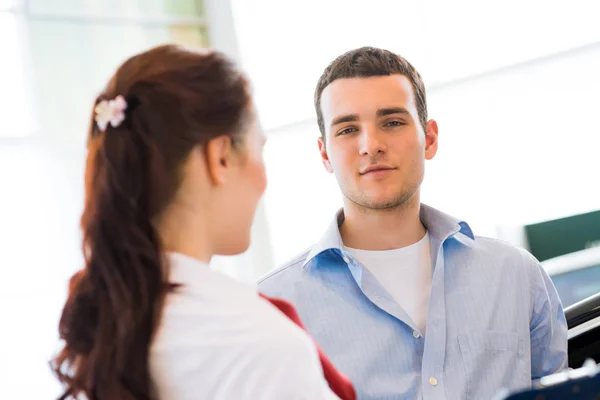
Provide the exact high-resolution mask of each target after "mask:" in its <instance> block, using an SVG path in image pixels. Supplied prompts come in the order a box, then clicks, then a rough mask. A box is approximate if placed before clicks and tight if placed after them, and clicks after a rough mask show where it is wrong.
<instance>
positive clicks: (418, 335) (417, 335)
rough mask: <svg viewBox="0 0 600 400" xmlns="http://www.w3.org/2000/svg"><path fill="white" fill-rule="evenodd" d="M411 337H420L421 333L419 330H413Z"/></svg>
mask: <svg viewBox="0 0 600 400" xmlns="http://www.w3.org/2000/svg"><path fill="white" fill-rule="evenodd" d="M413 337H414V338H415V339H418V338H420V337H421V334H420V333H419V332H417V331H413Z"/></svg>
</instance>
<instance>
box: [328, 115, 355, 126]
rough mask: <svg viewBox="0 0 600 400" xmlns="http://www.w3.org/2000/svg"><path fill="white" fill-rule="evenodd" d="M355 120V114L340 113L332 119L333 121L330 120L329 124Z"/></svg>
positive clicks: (334, 124) (333, 124)
mask: <svg viewBox="0 0 600 400" xmlns="http://www.w3.org/2000/svg"><path fill="white" fill-rule="evenodd" d="M356 121H358V115H356V114H347V115H340V116H339V117H335V118H334V119H333V121H331V126H336V125H339V124H343V123H344V122H356Z"/></svg>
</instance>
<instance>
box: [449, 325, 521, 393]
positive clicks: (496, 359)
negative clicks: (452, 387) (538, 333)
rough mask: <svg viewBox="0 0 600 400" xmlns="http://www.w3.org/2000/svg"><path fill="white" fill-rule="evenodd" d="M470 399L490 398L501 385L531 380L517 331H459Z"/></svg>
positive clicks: (509, 386) (517, 385)
mask: <svg viewBox="0 0 600 400" xmlns="http://www.w3.org/2000/svg"><path fill="white" fill-rule="evenodd" d="M458 346H459V348H460V353H461V357H462V363H463V368H464V373H465V383H466V392H467V394H468V395H467V398H468V399H477V400H481V399H490V398H492V397H493V396H495V395H496V394H497V393H498V391H499V390H500V389H502V388H506V389H511V390H515V389H521V388H523V387H525V386H527V385H530V384H531V378H530V377H529V375H530V373H528V368H527V366H528V362H527V360H525V354H524V353H525V351H524V345H523V343H522V341H521V338H520V337H519V335H518V334H517V333H514V332H503V331H471V332H468V333H463V334H459V335H458Z"/></svg>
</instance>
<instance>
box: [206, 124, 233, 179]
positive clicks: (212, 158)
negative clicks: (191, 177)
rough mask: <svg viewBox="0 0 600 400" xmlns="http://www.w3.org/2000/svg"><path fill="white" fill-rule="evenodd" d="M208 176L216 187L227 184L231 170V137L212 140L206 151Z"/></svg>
mask: <svg viewBox="0 0 600 400" xmlns="http://www.w3.org/2000/svg"><path fill="white" fill-rule="evenodd" d="M205 156H206V167H207V171H208V176H209V177H210V179H211V181H212V182H213V183H214V184H216V185H222V184H224V183H225V182H227V178H228V176H229V172H230V170H231V164H232V157H233V146H232V143H231V138H230V137H229V136H219V137H217V138H214V139H211V140H209V141H208V143H207V144H206V149H205Z"/></svg>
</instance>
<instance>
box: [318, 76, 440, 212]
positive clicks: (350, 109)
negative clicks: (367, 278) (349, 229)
mask: <svg viewBox="0 0 600 400" xmlns="http://www.w3.org/2000/svg"><path fill="white" fill-rule="evenodd" d="M321 110H322V114H323V123H324V126H325V143H324V142H323V140H322V139H319V149H320V151H321V157H322V160H323V164H324V165H325V168H326V169H327V171H328V172H330V173H334V174H335V176H336V179H337V181H338V184H339V185H340V188H341V190H342V193H343V195H344V196H345V197H346V198H347V199H348V200H350V201H352V202H353V203H355V204H357V205H358V206H360V207H362V208H366V209H388V208H394V207H397V206H399V205H402V204H404V203H405V202H406V201H407V200H409V199H411V198H413V196H414V194H415V193H417V192H418V191H419V187H420V185H421V183H422V181H423V175H424V167H425V166H424V164H425V160H426V159H427V160H430V159H432V158H433V157H434V156H435V153H436V151H437V124H436V122H435V121H433V120H431V121H429V122H427V126H426V131H427V135H426V134H425V132H424V130H423V127H422V126H421V124H420V123H419V115H418V113H417V108H416V105H415V101H414V94H413V89H412V86H411V84H410V81H409V80H408V79H407V78H406V77H405V76H403V75H389V76H376V77H369V78H348V79H338V80H336V81H334V82H332V83H331V84H330V85H329V86H327V87H326V88H325V90H324V91H323V93H322V94H321Z"/></svg>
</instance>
